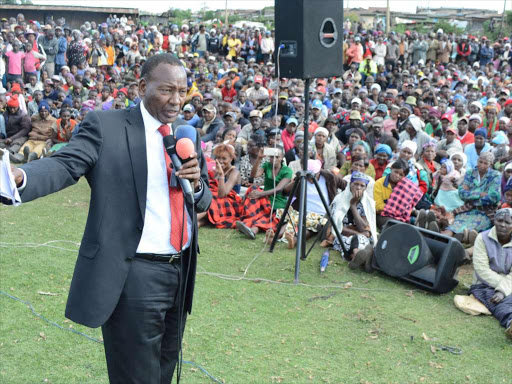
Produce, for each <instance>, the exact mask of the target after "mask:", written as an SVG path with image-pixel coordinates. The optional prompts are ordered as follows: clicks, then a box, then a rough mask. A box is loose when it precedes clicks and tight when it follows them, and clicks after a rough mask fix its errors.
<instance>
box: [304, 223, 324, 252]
mask: <svg viewBox="0 0 512 384" xmlns="http://www.w3.org/2000/svg"><path fill="white" fill-rule="evenodd" d="M326 231H327V225H324V226H323V227H322V230H321V231H320V232H318V235H316V236H315V241H313V244H311V246H310V247H309V249H308V251H307V253H306V258H307V257H308V256H309V254H310V253H311V251H312V250H313V248H314V247H315V245H316V243H317V242H318V239H321V238H322V236H323V235H324V233H325V232H326Z"/></svg>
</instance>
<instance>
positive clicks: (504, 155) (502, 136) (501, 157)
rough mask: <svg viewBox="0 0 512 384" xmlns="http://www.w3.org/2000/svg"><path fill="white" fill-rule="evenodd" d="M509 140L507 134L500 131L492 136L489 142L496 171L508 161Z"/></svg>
mask: <svg viewBox="0 0 512 384" xmlns="http://www.w3.org/2000/svg"><path fill="white" fill-rule="evenodd" d="M508 144H509V140H508V137H507V134H506V133H505V132H502V131H498V132H496V133H495V134H494V137H493V138H492V140H491V145H492V146H493V149H492V153H493V154H494V162H495V163H496V169H501V168H502V167H503V163H505V162H507V161H508V159H509V150H510V147H509V145H508Z"/></svg>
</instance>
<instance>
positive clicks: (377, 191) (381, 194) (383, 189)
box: [373, 177, 393, 213]
mask: <svg viewBox="0 0 512 384" xmlns="http://www.w3.org/2000/svg"><path fill="white" fill-rule="evenodd" d="M386 183H387V184H386ZM391 192H393V188H391V183H390V182H389V177H381V178H380V179H379V180H377V181H376V182H375V185H374V187H373V199H374V200H375V210H376V211H377V213H379V212H382V211H383V210H384V207H385V206H386V200H387V199H389V196H391Z"/></svg>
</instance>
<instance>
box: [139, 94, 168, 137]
mask: <svg viewBox="0 0 512 384" xmlns="http://www.w3.org/2000/svg"><path fill="white" fill-rule="evenodd" d="M140 112H141V114H142V120H143V121H144V129H145V130H146V132H155V131H157V130H158V128H160V127H161V126H162V125H163V124H162V123H161V122H160V121H158V120H157V119H155V118H154V117H153V116H151V114H150V113H149V112H148V110H147V109H146V107H145V106H144V102H143V101H142V100H141V102H140ZM169 128H170V130H171V133H172V126H171V125H170V124H169Z"/></svg>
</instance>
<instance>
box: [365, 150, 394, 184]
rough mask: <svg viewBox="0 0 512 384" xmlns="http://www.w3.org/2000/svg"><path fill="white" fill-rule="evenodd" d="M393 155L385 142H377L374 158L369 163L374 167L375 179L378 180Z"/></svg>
mask: <svg viewBox="0 0 512 384" xmlns="http://www.w3.org/2000/svg"><path fill="white" fill-rule="evenodd" d="M392 156H393V152H392V151H391V147H390V146H389V145H387V144H379V145H377V147H376V148H375V158H373V159H371V160H370V164H371V165H373V168H375V180H379V179H380V178H381V177H382V175H383V173H384V171H385V170H386V167H387V166H388V164H389V159H391V157H392Z"/></svg>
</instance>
